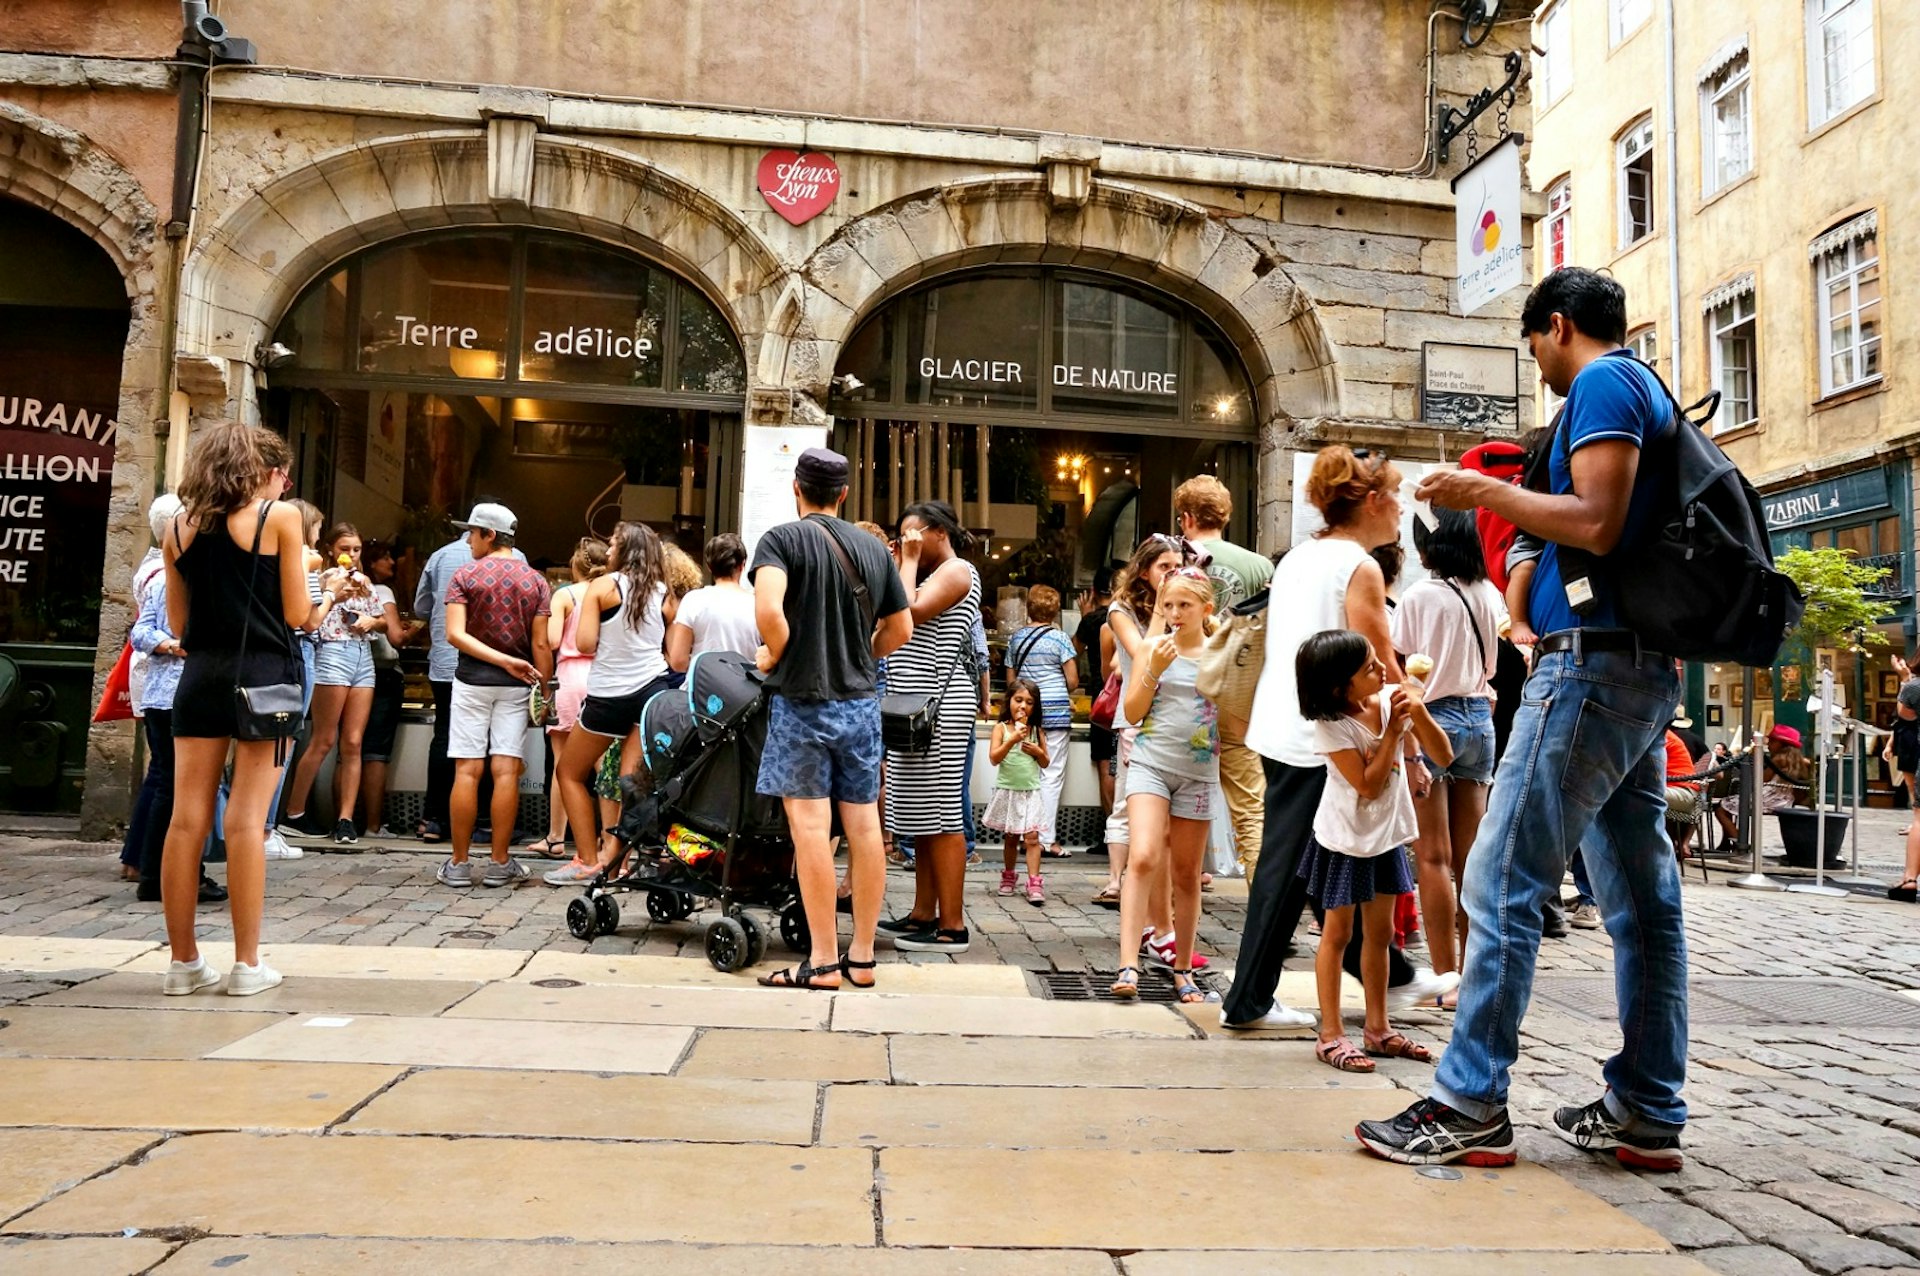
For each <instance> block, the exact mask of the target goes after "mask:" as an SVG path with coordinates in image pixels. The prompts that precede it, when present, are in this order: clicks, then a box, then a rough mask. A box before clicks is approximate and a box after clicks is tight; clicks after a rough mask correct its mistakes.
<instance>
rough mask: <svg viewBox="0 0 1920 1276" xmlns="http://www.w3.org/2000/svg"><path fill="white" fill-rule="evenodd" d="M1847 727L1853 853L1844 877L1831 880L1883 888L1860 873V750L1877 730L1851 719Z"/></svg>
mask: <svg viewBox="0 0 1920 1276" xmlns="http://www.w3.org/2000/svg"><path fill="white" fill-rule="evenodd" d="M1847 727H1848V729H1849V732H1850V735H1851V738H1852V741H1853V827H1852V829H1851V830H1849V831H1850V832H1851V833H1852V842H1853V853H1852V856H1851V858H1850V859H1849V861H1848V864H1847V874H1846V876H1845V877H1836V878H1834V879H1833V880H1834V881H1835V882H1836V883H1838V884H1839V885H1841V886H1885V885H1886V883H1885V882H1883V881H1881V880H1880V879H1879V878H1876V877H1865V876H1862V875H1861V872H1860V799H1861V794H1863V793H1865V792H1866V787H1867V778H1866V771H1865V767H1866V757H1865V755H1864V753H1863V752H1862V750H1863V749H1864V748H1865V747H1866V744H1867V736H1868V735H1869V734H1870V733H1871V734H1873V735H1874V737H1875V739H1876V740H1877V739H1878V735H1879V733H1878V728H1876V727H1874V726H1873V725H1872V724H1871V723H1867V722H1861V721H1859V720H1857V719H1853V718H1849V719H1848V720H1847Z"/></svg>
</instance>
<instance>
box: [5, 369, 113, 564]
mask: <svg viewBox="0 0 1920 1276" xmlns="http://www.w3.org/2000/svg"><path fill="white" fill-rule="evenodd" d="M119 428H120V427H119V423H118V422H116V421H114V420H113V419H112V418H111V417H109V416H108V415H107V414H106V413H104V412H97V411H90V410H89V409H87V408H86V407H84V406H81V405H79V404H69V403H60V402H52V401H47V400H43V399H39V398H34V397H31V396H28V395H19V394H0V584H9V585H25V584H28V583H29V582H31V581H33V580H34V579H35V577H36V576H37V575H38V574H39V573H38V570H37V569H38V568H39V567H41V566H44V557H45V554H46V551H47V548H48V532H49V530H50V528H52V527H53V526H54V525H55V524H56V523H57V522H58V518H57V516H58V515H60V514H61V512H62V511H63V510H66V511H70V510H72V509H73V508H74V507H75V506H76V505H77V506H80V507H88V508H91V507H93V506H96V505H104V502H105V499H106V493H107V487H108V485H109V484H110V483H111V482H112V477H113V475H112V469H113V441H114V438H115V436H116V435H118V433H119ZM23 489H24V490H23Z"/></svg>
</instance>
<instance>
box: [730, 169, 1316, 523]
mask: <svg viewBox="0 0 1920 1276" xmlns="http://www.w3.org/2000/svg"><path fill="white" fill-rule="evenodd" d="M1042 262H1046V263H1054V264H1071V265H1074V266H1079V267H1082V268H1084V269H1088V270H1096V271H1104V272H1108V273H1112V274H1119V275H1126V276H1130V277H1132V278H1135V279H1138V280H1140V281H1141V282H1143V283H1147V284H1151V285H1153V286H1155V287H1157V288H1159V289H1161V290H1162V291H1165V292H1168V293H1171V294H1173V295H1175V296H1178V297H1181V298H1183V299H1184V300H1186V301H1187V302H1188V303H1190V304H1191V305H1193V306H1195V307H1196V308H1197V309H1199V310H1200V311H1201V312H1202V313H1204V314H1205V315H1206V316H1207V317H1208V318H1209V319H1211V320H1212V321H1213V322H1214V323H1215V324H1217V325H1218V326H1219V328H1220V329H1221V331H1222V332H1223V333H1224V334H1225V335H1226V337H1227V338H1228V340H1230V341H1231V342H1233V344H1234V346H1235V347H1236V348H1237V349H1238V350H1239V352H1240V355H1241V358H1242V359H1243V360H1244V361H1245V362H1246V365H1247V371H1248V374H1249V376H1250V377H1251V379H1252V381H1253V388H1254V398H1255V403H1256V418H1255V419H1256V424H1257V426H1258V429H1259V445H1258V452H1259V466H1260V475H1259V488H1260V492H1261V510H1260V517H1259V520H1258V525H1259V528H1260V541H1261V543H1262V544H1263V545H1264V544H1269V543H1271V544H1278V543H1279V539H1278V538H1279V535H1280V523H1281V519H1282V513H1283V502H1284V499H1285V493H1286V492H1287V490H1288V483H1289V482H1290V478H1289V476H1288V475H1287V474H1285V473H1283V470H1284V468H1285V463H1286V457H1287V453H1286V452H1285V450H1284V448H1285V440H1286V436H1287V435H1288V434H1289V432H1291V431H1292V430H1293V429H1294V428H1295V427H1296V426H1299V425H1301V424H1304V423H1308V422H1313V421H1318V420H1320V419H1323V418H1326V417H1334V416H1339V415H1340V411H1341V410H1340V394H1341V391H1340V379H1339V375H1338V369H1337V354H1338V352H1337V350H1336V349H1335V347H1334V345H1333V343H1332V342H1331V341H1330V340H1329V339H1328V337H1327V335H1326V332H1325V331H1324V329H1323V328H1322V326H1321V324H1320V320H1319V317H1318V315H1317V314H1316V313H1315V311H1314V308H1313V303H1312V302H1311V300H1310V299H1309V298H1308V296H1307V294H1306V292H1305V291H1304V290H1302V289H1301V288H1299V287H1298V286H1296V285H1295V283H1294V281H1293V280H1292V279H1291V278H1290V277H1289V275H1288V273H1287V271H1286V270H1285V269H1284V268H1283V267H1282V266H1281V265H1279V264H1278V263H1276V262H1274V261H1273V260H1271V258H1270V257H1268V256H1267V255H1266V254H1263V252H1262V251H1261V249H1260V248H1259V247H1258V246H1257V245H1256V244H1255V243H1253V242H1252V241H1251V240H1249V239H1248V238H1247V237H1246V236H1245V235H1243V234H1241V233H1240V232H1239V231H1237V230H1235V229H1233V228H1232V226H1230V225H1229V224H1227V223H1226V222H1224V221H1222V220H1220V219H1218V218H1215V217H1212V216H1210V215H1209V214H1208V213H1207V211H1206V210H1205V209H1204V208H1201V207H1200V206H1199V205H1197V204H1192V203H1188V202H1187V201H1184V200H1180V199H1175V198H1172V197H1170V196H1166V195H1162V194H1158V193H1156V192H1153V191H1148V190H1145V189H1142V188H1140V187H1138V186H1133V185H1129V184H1126V183H1121V182H1111V181H1102V180H1098V179H1095V180H1093V181H1092V182H1091V183H1090V186H1089V188H1088V191H1087V197H1086V200H1085V202H1084V203H1083V204H1079V205H1073V204H1071V203H1069V204H1067V205H1066V206H1064V207H1062V206H1060V205H1059V204H1058V203H1057V202H1056V200H1055V199H1054V198H1053V194H1052V192H1051V190H1050V186H1049V180H1048V179H1047V178H1046V177H1044V176H1041V175H1038V174H1035V175H1022V176H1017V177H994V178H985V179H980V180H976V181H963V182H955V183H953V184H951V185H948V186H944V187H941V188H939V189H938V190H934V191H931V192H926V193H922V194H918V195H914V196H911V197H909V198H907V199H903V200H899V201H896V202H895V203H893V204H889V205H886V206H884V207H882V208H878V209H875V210H874V211H873V212H871V213H869V214H867V215H866V216H864V217H861V218H859V219H857V220H855V221H852V222H850V223H848V224H847V225H846V226H844V227H842V228H841V230H840V231H839V232H838V233H837V234H835V235H834V237H833V238H832V239H830V240H828V241H827V242H826V243H825V244H822V245H821V246H820V247H819V248H818V249H817V250H815V252H814V253H813V254H812V256H810V257H809V258H808V259H807V261H806V262H805V263H803V264H802V265H801V267H800V268H799V270H798V272H797V274H796V275H795V277H794V278H793V280H792V282H790V283H789V284H788V286H787V288H786V290H785V292H784V293H783V294H782V295H781V298H780V300H779V302H778V303H777V304H776V307H775V312H774V315H773V319H772V323H771V324H770V326H769V329H768V332H767V336H766V338H765V340H764V342H763V344H762V357H763V364H762V366H761V368H760V369H759V375H760V377H761V379H762V380H763V381H765V382H769V383H776V384H783V385H786V386H789V387H792V388H793V389H795V390H797V391H800V392H802V393H804V394H807V395H809V396H812V397H814V398H815V399H817V400H819V401H822V402H824V401H825V397H826V390H827V384H828V381H829V380H830V378H831V377H832V375H833V369H834V365H835V363H836V361H837V360H838V358H839V353H840V348H841V346H842V345H843V344H844V343H845V341H846V340H847V339H848V338H849V337H850V336H851V335H852V333H853V331H854V329H855V327H856V326H857V325H858V324H859V322H860V321H861V320H862V319H864V318H865V317H866V316H867V315H869V314H871V313H873V312H874V310H875V309H877V308H878V307H879V306H880V305H881V304H882V303H884V302H885V301H887V300H888V299H889V298H891V297H893V296H895V295H897V294H899V293H900V292H902V291H904V290H905V289H907V288H910V287H912V286H913V285H914V284H916V283H918V282H920V281H921V280H924V279H926V278H929V277H931V276H933V275H937V274H941V273H944V272H946V271H951V270H956V269H962V268H966V267H970V266H986V265H994V264H1001V263H1021V264H1033V263H1042Z"/></svg>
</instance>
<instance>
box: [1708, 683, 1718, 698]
mask: <svg viewBox="0 0 1920 1276" xmlns="http://www.w3.org/2000/svg"><path fill="white" fill-rule="evenodd" d="M1719 698H1720V684H1719V683H1717V682H1709V683H1708V684H1707V699H1709V700H1718V699H1719Z"/></svg>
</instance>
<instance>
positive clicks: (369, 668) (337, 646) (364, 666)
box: [313, 638, 373, 687]
mask: <svg viewBox="0 0 1920 1276" xmlns="http://www.w3.org/2000/svg"><path fill="white" fill-rule="evenodd" d="M313 681H314V684H315V685H316V686H321V687H371V686H373V644H372V643H370V642H365V641H362V640H361V639H358V638H347V639H343V640H341V641H339V642H323V643H320V644H318V645H317V646H316V647H315V648H314V653H313Z"/></svg>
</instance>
